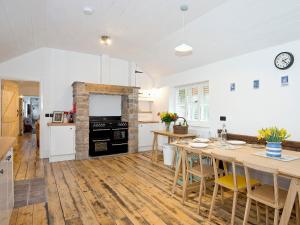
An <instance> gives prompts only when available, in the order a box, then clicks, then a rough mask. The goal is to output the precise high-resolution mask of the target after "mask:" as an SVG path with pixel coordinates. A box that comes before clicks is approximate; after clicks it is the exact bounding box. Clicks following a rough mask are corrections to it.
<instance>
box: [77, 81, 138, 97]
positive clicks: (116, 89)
mask: <svg viewBox="0 0 300 225" xmlns="http://www.w3.org/2000/svg"><path fill="white" fill-rule="evenodd" d="M76 83H84V82H80V81H75V82H73V84H72V85H73V86H74V85H75V84H76ZM84 85H85V90H86V91H87V92H88V93H91V94H93V93H94V94H108V95H129V94H132V93H138V90H139V89H140V88H139V87H133V86H118V85H107V84H92V83H84Z"/></svg>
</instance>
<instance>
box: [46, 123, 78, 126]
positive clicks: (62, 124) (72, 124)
mask: <svg viewBox="0 0 300 225" xmlns="http://www.w3.org/2000/svg"><path fill="white" fill-rule="evenodd" d="M47 125H48V126H75V123H52V122H49V123H47Z"/></svg>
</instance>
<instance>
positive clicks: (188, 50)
mask: <svg viewBox="0 0 300 225" xmlns="http://www.w3.org/2000/svg"><path fill="white" fill-rule="evenodd" d="M188 8H189V7H188V6H187V5H181V6H180V10H181V11H182V25H183V26H182V27H183V32H182V33H183V43H182V44H180V45H178V46H177V47H176V48H175V55H178V56H186V55H191V54H192V53H193V48H192V46H190V45H188V44H185V43H184V42H185V18H184V14H185V12H186V11H188Z"/></svg>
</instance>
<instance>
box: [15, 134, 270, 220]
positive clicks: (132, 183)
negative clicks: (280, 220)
mask: <svg viewBox="0 0 300 225" xmlns="http://www.w3.org/2000/svg"><path fill="white" fill-rule="evenodd" d="M19 146H20V147H19V148H18V149H17V151H16V154H15V160H16V162H17V163H16V167H15V170H17V171H15V178H16V179H31V178H36V177H45V179H46V184H47V185H46V186H47V193H48V202H45V203H39V204H34V205H28V206H25V207H21V208H17V209H14V211H13V214H12V217H11V222H10V224H11V225H20V224H26V225H30V224H34V225H43V224H57V225H63V224H76V225H77V224H87V225H97V224H103V225H110V224H120V225H121V224H154V225H160V224H164V225H165V224H228V223H229V221H230V212H231V202H232V198H231V197H232V195H231V194H230V193H225V202H224V204H223V205H222V204H221V202H220V199H218V201H217V206H216V210H215V212H214V217H213V218H212V222H211V223H209V222H208V221H207V215H208V211H209V205H210V201H211V194H212V193H211V191H210V190H209V191H208V192H207V195H206V196H205V197H204V198H203V202H204V204H203V207H202V210H201V213H200V215H198V214H197V213H196V211H197V210H196V209H197V197H196V194H195V195H194V196H191V198H190V199H189V201H188V203H187V204H186V205H182V204H181V203H180V198H179V193H178V195H176V196H175V197H174V198H172V197H171V195H170V193H171V185H172V181H173V176H174V172H173V171H172V170H170V169H169V168H166V167H164V166H163V165H156V164H153V163H152V162H151V161H150V159H149V153H143V154H141V153H139V154H129V155H121V156H113V157H104V158H98V159H93V160H81V161H66V162H59V163H48V162H47V161H46V160H39V158H38V151H37V150H36V149H35V144H34V140H31V139H30V137H25V138H21V139H20V144H19ZM44 171H45V172H44ZM244 206H245V195H240V200H239V201H238V211H237V220H236V224H241V222H242V220H241V219H242V218H243V215H244V209H245V207H244ZM254 209H255V207H254V206H253V207H252V211H251V214H250V220H249V223H250V224H255V223H256V212H255V211H254ZM261 211H264V210H261ZM261 218H262V221H261V222H262V224H265V221H264V220H263V218H264V215H263V213H262V215H261ZM271 219H272V214H271V211H270V223H271Z"/></svg>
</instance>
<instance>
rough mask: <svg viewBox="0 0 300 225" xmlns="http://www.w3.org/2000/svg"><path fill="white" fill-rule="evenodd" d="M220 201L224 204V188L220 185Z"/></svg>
mask: <svg viewBox="0 0 300 225" xmlns="http://www.w3.org/2000/svg"><path fill="white" fill-rule="evenodd" d="M221 202H222V205H224V189H223V187H221Z"/></svg>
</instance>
